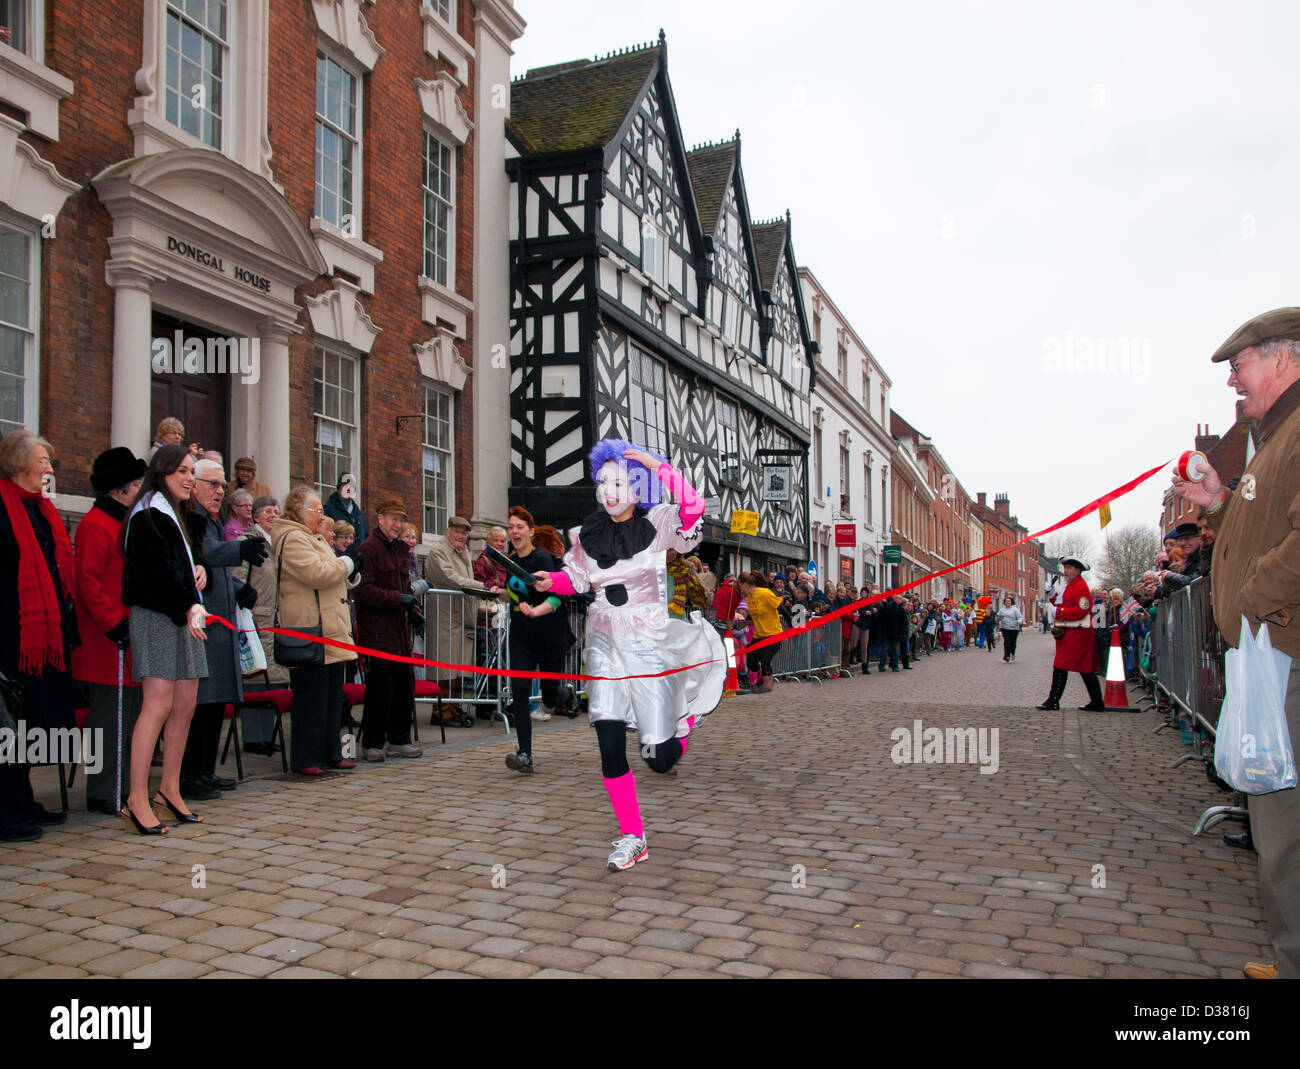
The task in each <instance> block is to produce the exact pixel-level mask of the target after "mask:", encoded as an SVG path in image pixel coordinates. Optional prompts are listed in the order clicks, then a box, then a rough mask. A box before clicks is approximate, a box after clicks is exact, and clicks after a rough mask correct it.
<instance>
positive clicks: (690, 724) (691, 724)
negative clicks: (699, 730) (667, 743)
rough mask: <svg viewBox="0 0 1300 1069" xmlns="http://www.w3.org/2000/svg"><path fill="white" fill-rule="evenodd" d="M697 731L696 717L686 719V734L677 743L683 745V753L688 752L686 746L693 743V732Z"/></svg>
mask: <svg viewBox="0 0 1300 1069" xmlns="http://www.w3.org/2000/svg"><path fill="white" fill-rule="evenodd" d="M694 730H695V717H693V716H688V717H687V718H686V734H685V735H684V736H683V737H682V738H680V739H678V740H677V741H678V742H680V743H681V744H682V753H685V752H686V744H687V743H688V742H690V741H691V732H692V731H694Z"/></svg>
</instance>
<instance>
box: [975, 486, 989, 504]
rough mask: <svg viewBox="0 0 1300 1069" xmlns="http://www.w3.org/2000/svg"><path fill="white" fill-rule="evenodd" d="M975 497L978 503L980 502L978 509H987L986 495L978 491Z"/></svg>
mask: <svg viewBox="0 0 1300 1069" xmlns="http://www.w3.org/2000/svg"><path fill="white" fill-rule="evenodd" d="M975 496H976V497H978V498H979V501H980V507H981V508H988V507H989V503H988V495H987V494H986V493H985V492H984V491H983V490H981V491H980V492H979V493H978V494H976V495H975Z"/></svg>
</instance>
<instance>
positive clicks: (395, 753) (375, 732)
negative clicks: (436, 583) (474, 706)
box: [352, 497, 424, 761]
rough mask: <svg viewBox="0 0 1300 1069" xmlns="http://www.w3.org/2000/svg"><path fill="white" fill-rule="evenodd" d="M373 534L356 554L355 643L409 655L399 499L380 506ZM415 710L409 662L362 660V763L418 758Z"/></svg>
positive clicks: (407, 578)
mask: <svg viewBox="0 0 1300 1069" xmlns="http://www.w3.org/2000/svg"><path fill="white" fill-rule="evenodd" d="M378 513H379V514H378V516H377V517H376V520H375V533H374V534H372V535H371V536H370V537H369V538H367V539H366V540H365V541H364V542H363V543H362V544H361V548H360V550H359V551H358V552H359V554H360V556H361V582H360V583H358V584H357V587H356V589H355V590H353V591H352V600H353V602H354V603H355V604H356V607H357V644H358V645H359V646H369V647H370V648H371V649H375V650H382V651H383V652H384V653H395V654H398V655H400V656H402V657H409V656H411V621H410V618H409V617H410V613H411V611H412V610H413V609H414V607H415V604H416V600H417V599H416V596H415V594H413V593H412V592H411V572H410V567H409V563H408V561H409V557H410V554H411V550H410V547H409V546H408V545H407V544H406V542H404V541H403V540H402V524H404V523H405V522H406V505H405V504H403V503H402V499H401V498H400V497H390V498H388V499H387V500H385V501H381V502H380V503H379V509H378ZM414 711H415V676H414V674H413V673H412V671H411V666H410V665H409V664H402V663H400V662H398V661H388V660H384V659H382V658H380V657H368V658H367V659H366V703H365V709H364V711H363V715H362V717H361V746H362V749H363V751H364V753H363V756H364V757H365V759H366V760H367V761H382V760H384V758H385V757H420V756H422V755H423V753H424V751H423V750H422V749H420V747H418V746H412V745H411V717H412V715H413V713H414Z"/></svg>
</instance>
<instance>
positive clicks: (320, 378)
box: [311, 345, 361, 501]
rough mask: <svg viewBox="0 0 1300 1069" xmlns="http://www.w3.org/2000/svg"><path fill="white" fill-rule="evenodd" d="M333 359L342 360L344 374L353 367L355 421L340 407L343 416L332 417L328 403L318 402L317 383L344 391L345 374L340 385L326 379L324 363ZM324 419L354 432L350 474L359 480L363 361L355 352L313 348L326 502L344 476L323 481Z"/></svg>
mask: <svg viewBox="0 0 1300 1069" xmlns="http://www.w3.org/2000/svg"><path fill="white" fill-rule="evenodd" d="M330 358H333V359H336V360H338V361H339V365H340V372H341V371H342V368H343V366H344V365H345V364H346V365H348V366H350V367H351V371H352V412H351V421H350V422H349V420H348V419H346V418H344V416H345V413H343V412H342V409H341V408H340V411H339V415H337V416H331V415H330V414H329V413H328V411H324V409H326V408H327V406H326V405H325V404H323V403H322V404H319V405H318V404H317V403H316V389H317V384H318V383H321V384H322V386H323V387H333V388H336V389H338V388H341V386H342V375H341V374H340V377H339V382H338V383H330V382H329V381H328V380H327V379H326V377H325V367H324V362H325V361H326V360H328V359H330ZM321 420H328V421H329V422H331V423H336V424H339V425H341V426H344V427H348V428H350V429H351V433H352V448H351V450H350V452H351V454H352V455H351V457H350V458H349V460H350V461H351V463H350V465H349V466H348V468H347V469H346V470H348V471H350V472H351V473H352V474H353V475H355V476H357V478H360V477H361V471H360V467H361V358H360V357H358V356H355V355H354V354H352V353H349V352H345V351H344V350H342V349H336V348H334V347H332V346H328V345H316V346H313V349H312V439H311V440H312V460H313V464H314V467H315V471H316V487H317V489H318V490H319V491H320V492H321V500H322V501H324V500H326V499H327V498H328V497H329V495H330V494H332V493H333V492H334V490H335V486H336V483H337V481H338V477H339V475H340V474H342V473H341V472H339V471H337V470H336V471H335V472H334V473H333V474H332V476H331V478H330V479H322V478H321V475H322V464H321V440H320V439H321V435H320V424H321Z"/></svg>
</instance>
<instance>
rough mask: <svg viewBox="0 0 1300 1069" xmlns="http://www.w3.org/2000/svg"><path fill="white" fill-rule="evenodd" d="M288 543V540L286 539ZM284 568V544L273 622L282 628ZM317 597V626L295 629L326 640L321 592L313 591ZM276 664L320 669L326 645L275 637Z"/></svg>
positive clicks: (278, 564)
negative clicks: (281, 584) (282, 569)
mask: <svg viewBox="0 0 1300 1069" xmlns="http://www.w3.org/2000/svg"><path fill="white" fill-rule="evenodd" d="M286 541H287V539H286ZM283 566H284V543H283V542H281V543H280V555H279V557H277V558H276V562H275V593H276V597H275V617H274V619H273V621H272V625H273V626H274V627H279V626H280V569H281V568H282V567H283ZM312 593H313V594H315V595H316V626H315V627H295V628H294V630H295V631H301V632H302V633H303V634H304V635H315V636H316V637H317V638H324V636H325V632H324V630H323V626H322V625H323V624H324V618H323V617H322V616H321V612H320V591H319V590H313V591H312ZM273 637H274V638H275V663H276V664H278V665H279V666H280V667H281V668H320V667H321V666H322V665H324V663H325V645H324V643H321V642H312V641H311V640H310V639H307V638H294V637H293V636H292V635H279V634H277V635H275V636H273Z"/></svg>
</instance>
